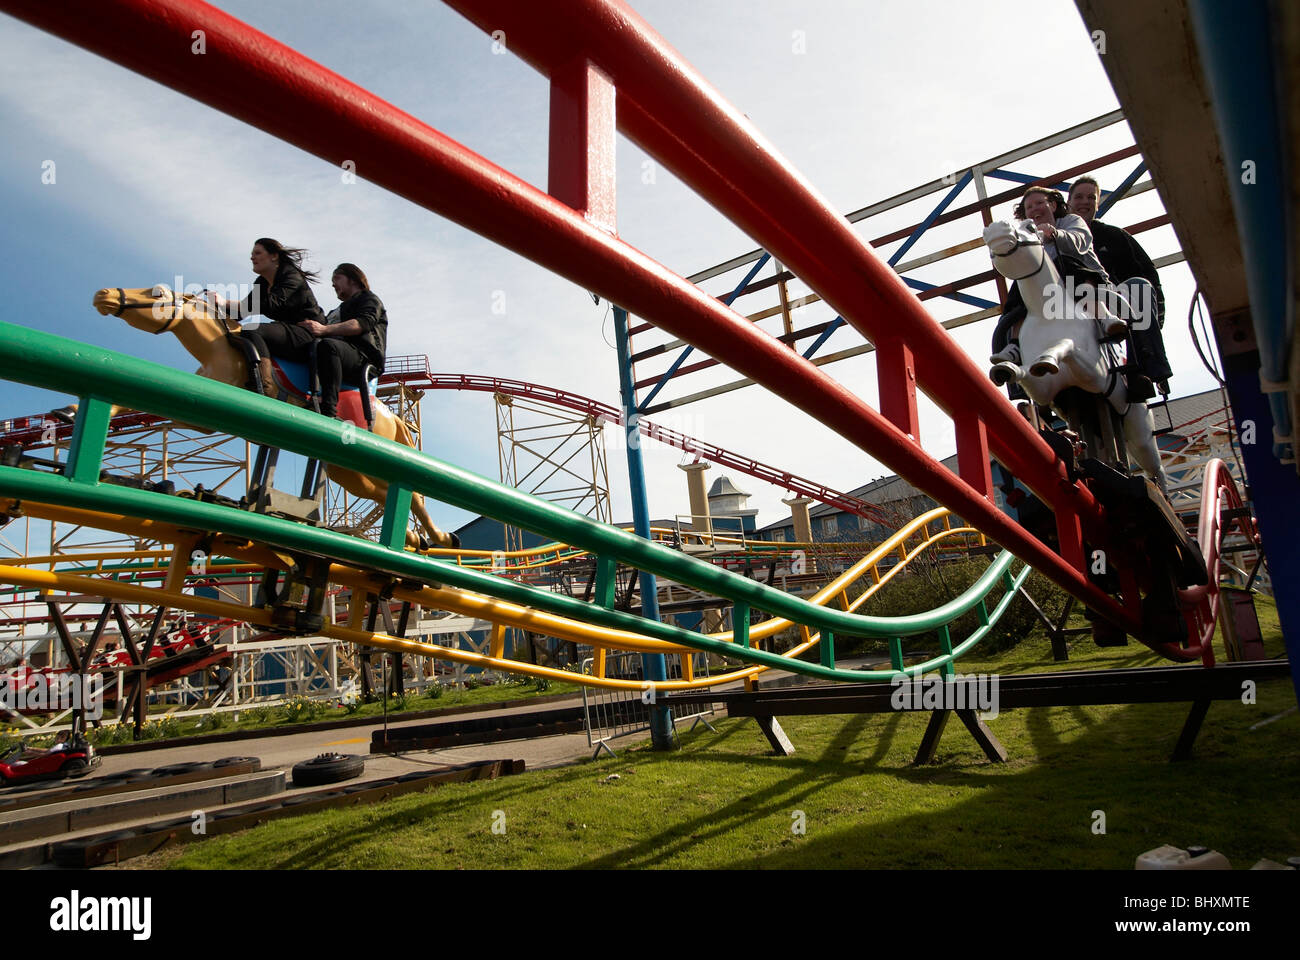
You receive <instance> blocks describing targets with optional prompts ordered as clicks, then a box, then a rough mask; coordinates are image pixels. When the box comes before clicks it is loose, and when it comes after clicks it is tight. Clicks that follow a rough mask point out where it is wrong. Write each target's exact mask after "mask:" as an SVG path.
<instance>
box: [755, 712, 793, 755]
mask: <svg viewBox="0 0 1300 960" xmlns="http://www.w3.org/2000/svg"><path fill="white" fill-rule="evenodd" d="M754 719H755V720H756V721H758V729H760V730H762V731H763V736H765V737H767V742H768V743H770V744H771V745H772V752H773V753H775V754H776V755H777V756H779V757H789V756H793V755H794V744H793V743H791V742H790V738H789V737H787V736H786V735H785V731H784V730H782V729H781V724H780V723H778V722H777V719H776V717H774V716H771V715H770V714H769V715H767V716H756V717H754Z"/></svg>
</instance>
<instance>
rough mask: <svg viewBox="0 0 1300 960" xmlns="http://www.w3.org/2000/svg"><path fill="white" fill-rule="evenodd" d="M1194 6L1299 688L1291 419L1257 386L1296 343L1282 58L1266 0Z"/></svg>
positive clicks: (1241, 428)
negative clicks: (1235, 244) (1242, 287)
mask: <svg viewBox="0 0 1300 960" xmlns="http://www.w3.org/2000/svg"><path fill="white" fill-rule="evenodd" d="M1187 12H1188V19H1189V21H1190V22H1191V25H1192V29H1193V31H1194V33H1195V35H1196V41H1197V49H1198V51H1199V53H1200V58H1201V63H1202V66H1203V69H1204V72H1205V79H1206V84H1207V86H1208V87H1209V92H1210V98H1211V100H1212V102H1213V104H1214V120H1215V125H1216V126H1217V128H1218V132H1219V139H1220V141H1221V143H1222V151H1223V165H1224V173H1225V174H1226V175H1227V181H1228V193H1229V195H1230V196H1231V197H1232V208H1233V212H1234V213H1235V214H1236V219H1237V231H1238V234H1239V239H1240V240H1241V259H1242V265H1243V269H1244V271H1245V274H1246V289H1247V291H1248V292H1249V294H1250V321H1251V323H1252V325H1253V326H1254V332H1255V346H1256V347H1257V352H1256V351H1251V350H1246V349H1244V346H1243V345H1244V344H1245V343H1246V342H1247V341H1245V340H1242V341H1241V343H1240V344H1238V343H1234V342H1232V341H1228V342H1225V340H1226V338H1227V330H1226V326H1225V324H1224V323H1223V322H1222V321H1221V320H1220V319H1219V318H1218V317H1216V318H1215V332H1216V335H1217V336H1218V337H1219V353H1220V355H1221V356H1222V357H1223V366H1224V379H1225V380H1226V381H1227V387H1228V397H1229V399H1230V400H1231V401H1232V412H1233V415H1234V416H1235V417H1236V419H1237V423H1236V427H1237V430H1238V433H1237V436H1238V438H1240V439H1242V440H1243V442H1242V444H1241V449H1242V459H1243V460H1244V461H1245V467H1246V479H1247V480H1248V482H1249V483H1250V495H1251V499H1252V500H1253V501H1254V506H1255V515H1256V517H1257V518H1258V520H1259V532H1260V538H1261V539H1262V540H1263V546H1264V554H1265V556H1266V557H1267V558H1268V572H1269V576H1270V577H1271V578H1272V580H1273V584H1274V586H1275V589H1274V594H1273V595H1274V598H1275V599H1276V601H1277V613H1278V619H1279V620H1280V621H1281V624H1282V634H1283V636H1284V637H1285V638H1286V646H1287V654H1288V656H1289V658H1290V660H1291V681H1292V684H1293V686H1294V687H1295V689H1296V695H1297V696H1300V594H1298V593H1297V591H1296V590H1295V588H1294V586H1295V584H1296V583H1297V582H1300V541H1297V539H1296V536H1295V503H1296V498H1297V496H1298V495H1300V479H1298V478H1297V476H1296V469H1295V464H1294V460H1295V455H1296V447H1295V439H1296V438H1295V424H1293V423H1292V422H1291V410H1290V408H1289V406H1288V403H1287V399H1288V395H1287V393H1286V392H1284V391H1280V390H1279V391H1276V392H1268V393H1264V392H1263V391H1262V390H1261V389H1260V386H1261V385H1260V380H1261V378H1262V379H1264V380H1269V381H1272V382H1274V383H1285V382H1286V381H1287V378H1288V375H1289V371H1288V369H1287V360H1288V356H1289V353H1290V351H1292V350H1295V349H1296V344H1295V307H1294V304H1295V300H1294V296H1293V290H1294V277H1293V275H1292V264H1293V263H1294V262H1295V241H1296V238H1295V237H1294V236H1290V235H1289V234H1288V230H1287V215H1286V210H1287V205H1288V203H1289V200H1288V196H1287V184H1288V183H1289V182H1290V173H1291V171H1290V170H1289V169H1288V168H1287V166H1286V160H1285V150H1284V137H1285V133H1284V131H1283V128H1282V123H1281V117H1282V114H1281V112H1280V111H1279V110H1278V101H1277V87H1276V85H1275V83H1274V78H1275V76H1276V75H1277V73H1278V71H1280V70H1282V69H1283V68H1282V65H1281V64H1280V63H1279V62H1278V61H1277V59H1276V55H1275V53H1274V46H1273V37H1272V30H1273V29H1274V28H1273V21H1272V16H1271V13H1270V5H1269V4H1268V2H1267V0H1240V2H1238V3H1232V4H1223V3H1216V2H1212V0H1191V2H1189V3H1188V5H1187ZM1293 386H1294V385H1293ZM1248 421H1249V422H1252V423H1253V425H1254V427H1255V431H1254V432H1255V437H1254V439H1255V442H1254V443H1249V444H1248V443H1245V442H1244V436H1243V435H1244V433H1245V425H1246V423H1247V422H1248Z"/></svg>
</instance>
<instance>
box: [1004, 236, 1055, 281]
mask: <svg viewBox="0 0 1300 960" xmlns="http://www.w3.org/2000/svg"><path fill="white" fill-rule="evenodd" d="M1021 247H1037V248H1038V264H1037V265H1036V266H1035V267H1034V269H1032V270H1030V271H1029V272H1028V273H1026V274H1024V275H1023V276H1019V277H1007V278H1006V279H1008V280H1011V281H1013V282H1014V281H1016V280H1024V279H1025V278H1026V277H1032V276H1033V275H1034V274H1036V273H1037V272H1038V271H1039V270H1041V269H1043V258H1044V257H1046V256H1047V253H1046V251H1044V250H1043V241H1042V240H1039V239H1035V240H1021V239H1020V236H1019V234H1018V233H1017V234H1016V235H1015V236H1014V237H1013V246H1012V247H1011V249H1010V250H1008V251H1007V252H1006V253H994V254H992V256H994V257H1009V256H1011V255H1012V254H1013V253H1015V252H1016V251H1017V250H1019V249H1020V248H1021Z"/></svg>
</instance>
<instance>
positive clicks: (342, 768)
mask: <svg viewBox="0 0 1300 960" xmlns="http://www.w3.org/2000/svg"><path fill="white" fill-rule="evenodd" d="M365 768H366V758H365V757H358V756H356V755H344V754H339V753H322V754H321V755H320V756H318V757H313V758H312V759H310V760H304V761H303V762H302V763H295V764H294V765H293V785H294V786H295V787H319V786H322V785H324V784H327V783H342V782H343V781H344V780H352V779H353V778H355V777H359V776H361V774H362V772H363V771H364V770H365Z"/></svg>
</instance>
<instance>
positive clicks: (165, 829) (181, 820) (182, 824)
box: [140, 817, 194, 833]
mask: <svg viewBox="0 0 1300 960" xmlns="http://www.w3.org/2000/svg"><path fill="white" fill-rule="evenodd" d="M193 825H194V818H193V817H177V818H176V819H174V820H162V821H159V822H158V823H151V824H148V825H147V826H144V827H141V828H140V829H141V830H143V831H144V832H145V833H170V832H171V831H173V830H180V829H182V828H184V829H186V830H189V829H190V828H191V827H192V826H193Z"/></svg>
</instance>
